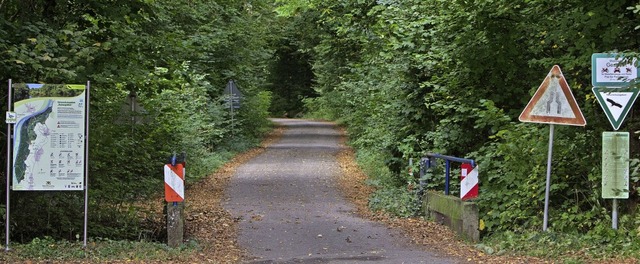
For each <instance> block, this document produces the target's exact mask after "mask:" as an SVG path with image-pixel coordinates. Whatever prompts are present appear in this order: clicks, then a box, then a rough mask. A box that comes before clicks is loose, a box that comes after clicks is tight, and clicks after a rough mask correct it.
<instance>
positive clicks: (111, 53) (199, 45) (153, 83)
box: [0, 0, 278, 242]
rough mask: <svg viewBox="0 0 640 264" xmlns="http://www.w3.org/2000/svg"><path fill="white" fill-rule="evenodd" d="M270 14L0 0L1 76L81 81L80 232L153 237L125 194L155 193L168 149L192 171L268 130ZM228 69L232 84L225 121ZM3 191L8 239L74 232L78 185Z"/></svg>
mask: <svg viewBox="0 0 640 264" xmlns="http://www.w3.org/2000/svg"><path fill="white" fill-rule="evenodd" d="M274 19H275V16H274V15H273V6H271V5H268V4H267V3H263V2H260V1H256V2H254V3H252V2H246V1H164V0H163V1H129V0H126V1H124V0H122V1H120V0H117V1H89V0H87V1H58V0H33V1H30V0H29V1H22V0H20V1H17V0H15V1H0V36H1V37H0V58H1V60H2V64H1V65H0V76H1V78H0V79H2V81H3V82H5V84H6V83H7V81H8V79H12V81H13V83H67V84H69V83H71V84H84V83H86V82H87V81H90V82H91V101H90V103H91V105H90V113H91V114H90V133H89V138H90V140H89V149H90V153H89V157H90V158H89V167H90V168H89V175H90V176H89V184H90V189H89V190H90V194H89V197H90V204H89V211H90V212H91V213H90V214H89V232H90V234H89V236H90V237H104V238H111V239H140V238H145V239H152V240H154V239H158V238H159V236H161V235H160V234H158V232H157V228H155V227H154V226H157V224H161V223H148V222H145V221H144V219H140V216H141V215H144V209H142V207H138V206H136V205H135V201H143V200H145V199H150V198H151V197H158V198H159V194H161V192H162V191H163V176H162V165H163V164H164V163H165V162H166V161H167V159H168V158H169V156H170V155H172V153H176V152H177V153H181V152H186V154H187V162H188V164H189V165H188V173H189V175H188V179H187V182H191V183H195V182H197V180H198V179H199V178H202V177H204V176H207V175H209V174H210V173H211V172H212V171H213V169H214V168H216V167H218V166H220V164H221V163H223V162H224V161H225V160H226V159H228V158H229V157H230V156H231V155H232V154H233V153H234V152H236V151H239V150H243V149H246V148H248V147H251V146H254V145H255V144H256V142H257V141H258V140H259V137H260V136H261V135H262V134H263V133H264V132H266V131H268V129H269V122H268V120H266V117H267V116H268V108H269V106H270V100H271V93H270V92H268V91H267V90H266V89H265V88H264V87H265V82H266V79H267V73H268V67H269V64H270V59H271V58H272V57H273V53H274V52H273V50H272V49H271V48H270V45H271V43H273V42H275V41H278V39H277V38H276V37H275V36H273V35H271V34H270V31H269V29H268V28H266V26H267V25H271V24H272V22H273V21H274ZM229 80H234V81H235V83H236V84H237V86H238V88H239V89H240V90H241V91H242V93H243V94H244V97H243V99H242V100H243V101H242V107H241V108H240V109H236V111H235V113H234V115H235V116H234V122H231V117H230V114H231V113H230V111H229V110H230V109H229V107H228V105H226V104H225V100H224V98H223V92H224V89H225V85H226V84H227V82H228V81H229ZM2 91H3V100H2V107H3V109H6V108H5V107H6V102H7V100H6V95H7V94H6V92H7V90H6V88H5V89H2ZM131 97H135V102H137V104H138V105H139V106H140V107H142V109H143V110H141V111H133V112H132V111H130V110H129V109H130V107H131V102H132V99H131ZM127 110H128V111H127ZM2 136H3V139H2V140H3V142H4V140H5V136H6V135H5V134H4V132H3V134H2ZM2 149H3V151H5V146H4V144H3V147H2ZM3 153H4V152H3ZM2 163H3V164H5V157H4V156H3V159H2ZM3 167H4V166H3ZM3 178H4V170H3ZM3 186H4V180H3ZM2 190H4V187H3V188H2ZM3 197H4V191H3ZM2 203H4V202H2ZM11 203H12V204H11V208H12V209H13V210H12V211H11V218H12V227H11V228H12V230H11V232H12V233H11V236H12V239H13V240H17V241H19V242H20V241H22V242H24V241H30V240H31V239H32V238H33V237H37V236H43V235H47V236H51V237H54V238H63V239H69V240H75V239H76V238H77V236H78V235H82V225H83V223H82V214H83V206H82V203H83V198H82V193H80V192H12V200H11Z"/></svg>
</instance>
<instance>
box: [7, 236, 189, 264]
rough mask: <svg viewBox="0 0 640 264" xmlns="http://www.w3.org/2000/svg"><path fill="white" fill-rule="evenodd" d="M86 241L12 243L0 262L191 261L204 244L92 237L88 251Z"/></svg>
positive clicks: (41, 239)
mask: <svg viewBox="0 0 640 264" xmlns="http://www.w3.org/2000/svg"><path fill="white" fill-rule="evenodd" d="M82 244H83V243H82V241H65V240H62V241H61V240H54V239H53V238H51V237H44V238H35V239H33V240H32V241H31V242H30V243H27V244H10V250H9V251H8V252H6V253H5V254H0V261H2V262H5V263H14V262H42V261H46V262H50V261H52V262H59V261H65V262H66V261H74V262H75V261H88V262H130V261H134V262H136V261H138V262H139V261H143V260H144V261H151V262H153V261H158V262H164V261H189V260H193V259H195V258H196V257H197V256H196V255H197V253H198V252H199V251H200V249H201V248H200V246H199V245H198V243H197V242H195V241H189V242H187V243H185V244H184V245H183V246H181V247H178V248H170V247H168V246H167V245H165V244H162V243H156V242H144V241H125V240H120V241H115V240H109V239H100V238H98V239H90V240H89V241H88V243H87V248H86V250H85V249H84V248H83V245H82Z"/></svg>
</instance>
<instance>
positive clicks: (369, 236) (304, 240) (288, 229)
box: [224, 119, 455, 263]
mask: <svg viewBox="0 0 640 264" xmlns="http://www.w3.org/2000/svg"><path fill="white" fill-rule="evenodd" d="M274 121H275V122H277V123H280V124H282V125H284V126H286V130H285V132H284V135H283V137H282V139H280V140H279V141H278V142H276V143H274V144H272V145H271V146H269V147H268V148H267V150H266V151H265V152H264V153H262V154H261V155H259V156H257V157H256V158H254V159H252V160H250V161H249V162H247V163H246V164H244V165H241V166H240V167H239V168H238V169H237V171H236V174H235V175H234V177H233V178H232V180H231V183H230V184H229V187H228V188H227V190H226V195H227V197H226V198H227V199H226V202H225V203H224V207H225V209H227V210H229V211H230V212H231V214H232V215H233V216H234V217H241V218H242V220H241V222H240V234H239V238H238V241H239V244H240V246H241V247H243V248H245V249H247V251H248V253H249V254H250V256H252V257H253V260H251V261H249V263H363V262H365V263H370V262H371V263H454V262H455V261H454V260H452V259H447V258H442V257H438V256H436V254H435V253H429V252H424V251H421V250H418V249H416V248H415V247H414V246H411V245H410V244H409V243H408V242H407V241H405V240H404V239H402V238H401V237H402V236H401V235H400V234H398V233H397V232H396V231H394V230H392V229H389V228H387V227H385V226H383V225H381V224H378V223H375V222H372V221H368V220H364V219H362V218H359V217H357V216H356V215H355V214H354V213H353V212H354V211H355V209H354V207H353V206H352V205H350V204H349V203H348V202H347V200H346V199H345V198H344V197H343V196H342V195H341V194H340V192H339V191H338V189H337V188H336V184H337V183H336V181H335V177H336V176H337V175H339V173H340V168H339V166H338V163H337V161H336V158H335V154H336V153H337V152H338V151H339V150H340V145H339V143H338V142H339V133H338V131H337V130H336V128H335V127H334V125H333V124H331V123H325V122H313V121H308V120H299V119H274Z"/></svg>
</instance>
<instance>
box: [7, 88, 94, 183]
mask: <svg viewBox="0 0 640 264" xmlns="http://www.w3.org/2000/svg"><path fill="white" fill-rule="evenodd" d="M13 88H14V92H15V94H16V95H17V96H20V97H22V98H26V99H23V100H20V101H17V102H16V103H15V104H14V111H13V112H15V115H16V123H15V127H14V139H13V140H14V141H13V142H14V144H13V185H12V186H13V187H12V188H13V190H15V191H69V190H77V191H82V190H84V179H85V175H84V174H85V143H86V142H85V126H86V121H85V120H86V107H87V105H86V98H85V95H86V86H85V85H50V84H45V85H43V84H14V85H13Z"/></svg>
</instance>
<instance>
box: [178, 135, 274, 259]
mask: <svg viewBox="0 0 640 264" xmlns="http://www.w3.org/2000/svg"><path fill="white" fill-rule="evenodd" d="M283 131H284V128H282V127H277V128H276V129H275V130H274V131H273V132H272V133H270V134H269V135H268V136H267V137H266V138H265V140H264V141H263V142H262V144H261V147H259V148H255V149H252V150H250V151H247V152H244V153H242V154H240V155H237V156H236V157H235V158H233V159H232V160H231V161H229V162H227V163H226V164H225V165H224V166H223V167H222V168H220V169H219V170H218V171H217V172H216V173H214V174H213V175H211V176H209V177H207V178H206V179H203V180H202V181H200V182H198V183H196V184H195V185H194V186H187V189H186V194H185V195H186V196H187V197H189V202H188V203H187V205H186V208H185V216H186V217H185V229H186V230H185V238H186V239H195V240H197V241H198V244H200V245H201V246H202V247H203V248H202V252H200V253H199V254H198V256H197V260H194V261H196V262H210V263H238V262H240V260H241V259H242V257H243V253H244V252H243V250H242V249H241V248H240V246H239V245H238V241H237V238H238V222H239V221H240V219H235V218H233V217H232V216H231V214H230V213H229V212H227V211H226V210H224V208H222V199H223V197H224V189H225V187H226V186H227V184H228V183H229V180H230V179H231V176H233V174H234V172H235V170H236V168H237V167H238V166H240V165H242V164H243V163H245V162H247V161H248V160H250V159H252V158H253V157H255V156H257V155H259V154H260V153H262V152H264V150H265V148H266V147H267V146H269V145H270V144H272V143H273V142H275V141H276V140H277V139H278V138H280V136H281V135H282V133H283ZM254 220H257V219H254Z"/></svg>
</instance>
